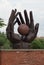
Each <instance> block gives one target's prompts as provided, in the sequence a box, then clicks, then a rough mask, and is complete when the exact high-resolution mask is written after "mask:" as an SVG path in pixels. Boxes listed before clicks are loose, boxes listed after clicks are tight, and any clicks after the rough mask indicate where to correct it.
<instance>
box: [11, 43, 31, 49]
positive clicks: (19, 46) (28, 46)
mask: <svg viewBox="0 0 44 65" xmlns="http://www.w3.org/2000/svg"><path fill="white" fill-rule="evenodd" d="M12 45H13V46H12V48H13V49H31V43H27V42H20V43H12Z"/></svg>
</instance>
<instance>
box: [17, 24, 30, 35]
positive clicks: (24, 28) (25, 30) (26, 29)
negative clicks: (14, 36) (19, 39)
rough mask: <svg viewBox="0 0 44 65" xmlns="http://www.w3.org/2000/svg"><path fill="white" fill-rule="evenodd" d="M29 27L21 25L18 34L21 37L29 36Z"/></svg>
mask: <svg viewBox="0 0 44 65" xmlns="http://www.w3.org/2000/svg"><path fill="white" fill-rule="evenodd" d="M29 30H30V29H29V27H28V26H27V25H26V24H21V25H19V27H18V32H19V33H20V34H21V35H27V34H28V33H29Z"/></svg>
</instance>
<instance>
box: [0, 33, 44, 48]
mask: <svg viewBox="0 0 44 65" xmlns="http://www.w3.org/2000/svg"><path fill="white" fill-rule="evenodd" d="M0 48H1V49H12V44H11V43H10V41H9V40H8V39H7V37H6V34H4V33H0ZM31 48H32V49H44V39H42V38H36V39H35V40H34V41H33V42H32V43H31Z"/></svg>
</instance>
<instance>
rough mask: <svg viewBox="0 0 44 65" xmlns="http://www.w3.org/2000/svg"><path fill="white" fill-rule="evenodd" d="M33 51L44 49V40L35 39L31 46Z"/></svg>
mask: <svg viewBox="0 0 44 65" xmlns="http://www.w3.org/2000/svg"><path fill="white" fill-rule="evenodd" d="M31 48H32V49H44V39H35V40H34V41H33V42H32V44H31Z"/></svg>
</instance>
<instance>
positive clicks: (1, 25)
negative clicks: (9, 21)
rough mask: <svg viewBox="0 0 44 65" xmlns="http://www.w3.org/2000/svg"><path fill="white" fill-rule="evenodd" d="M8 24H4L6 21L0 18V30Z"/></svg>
mask: <svg viewBox="0 0 44 65" xmlns="http://www.w3.org/2000/svg"><path fill="white" fill-rule="evenodd" d="M5 25H6V24H5V23H4V20H3V19H2V18H0V28H1V27H3V26H5Z"/></svg>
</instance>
